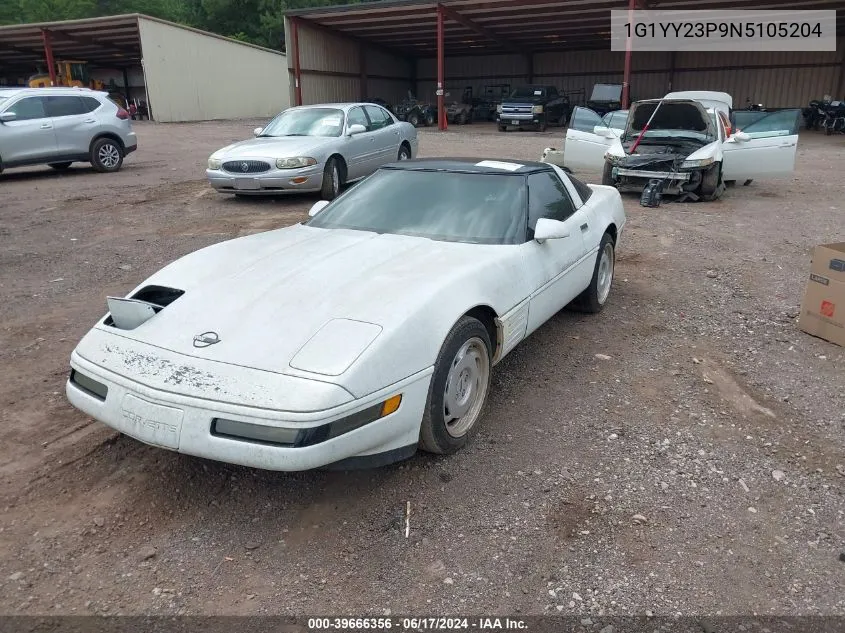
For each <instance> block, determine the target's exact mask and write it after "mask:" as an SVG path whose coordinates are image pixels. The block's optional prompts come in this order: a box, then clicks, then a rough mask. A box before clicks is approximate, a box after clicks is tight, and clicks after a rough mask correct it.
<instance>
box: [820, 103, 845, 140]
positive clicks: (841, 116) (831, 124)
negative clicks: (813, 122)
mask: <svg viewBox="0 0 845 633" xmlns="http://www.w3.org/2000/svg"><path fill="white" fill-rule="evenodd" d="M821 126H822V128H823V129H824V133H825V134H826V135H828V136H830V135H831V134H835V133H839V134H845V101H831V102H830V103H829V104H827V106H826V107H825V108H824V119H823V120H822V122H821Z"/></svg>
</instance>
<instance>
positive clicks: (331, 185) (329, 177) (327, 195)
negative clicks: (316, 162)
mask: <svg viewBox="0 0 845 633" xmlns="http://www.w3.org/2000/svg"><path fill="white" fill-rule="evenodd" d="M342 184H343V179H342V176H341V171H340V165H339V164H338V160H337V159H336V158H330V159H329V160H327V161H326V167H325V169H324V170H323V186H322V187H320V197H322V199H323V200H334V199H335V198H337V196H338V194H339V193H340V187H341V185H342Z"/></svg>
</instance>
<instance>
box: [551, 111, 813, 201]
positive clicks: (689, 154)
mask: <svg viewBox="0 0 845 633" xmlns="http://www.w3.org/2000/svg"><path fill="white" fill-rule="evenodd" d="M658 106H659V108H658ZM800 113H801V112H800V110H797V109H784V110H777V111H773V112H757V113H754V114H755V120H754V121H753V122H751V123H749V124H748V125H746V126H744V127H743V129H742V130H734V131H733V133H731V134H729V130H727V129H726V126H725V118H724V117H723V116H722V114H721V113H720V111H718V110H711V111H709V112H708V110H707V109H705V106H704V104H702V103H701V102H699V101H698V100H692V99H653V100H647V101H638V102H636V103H634V104H633V105H632V106H631V109H630V111H629V114H628V118H627V120H626V123H625V130H624V132H623V133H622V135H621V136H617V134H616V133H614V131H613V130H611V129H609V128H607V127H606V126H605V125H603V124H602V121H601V118H600V117H599V116H598V115H597V114H596V113H595V112H593V111H591V110H589V109H587V108H581V107H577V108H575V110H574V112H573V115H572V121H571V123H570V126H569V129H568V130H567V133H566V144H565V147H564V153H563V157H562V160H560V161H559V164H561V165H562V166H565V167H567V168H568V169H570V170H572V171H574V172H578V171H581V170H595V171H602V173H603V175H602V184H605V185H612V186H615V187H617V188H618V189H620V190H622V191H626V190H632V191H638V192H641V191H642V190H643V188H644V187H645V185H647V184H648V183H649V182H650V181H652V180H659V181H660V183H661V185H662V189H663V192H665V193H667V194H689V196H690V197H691V198H692V199H702V200H712V199H714V198H716V197H718V196H719V195H721V193H722V191H723V190H724V183H725V182H726V181H738V180H742V181H749V180H751V179H754V178H775V177H782V176H789V175H791V174H792V173H793V172H794V170H795V155H796V151H797V144H798V121H799V116H800ZM652 115H654V117H653V118H652ZM646 124H649V125H648V127H647V128H646Z"/></svg>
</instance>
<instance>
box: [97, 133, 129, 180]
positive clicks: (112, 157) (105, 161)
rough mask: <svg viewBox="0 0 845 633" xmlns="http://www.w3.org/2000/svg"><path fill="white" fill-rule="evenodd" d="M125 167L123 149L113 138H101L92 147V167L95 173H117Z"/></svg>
mask: <svg viewBox="0 0 845 633" xmlns="http://www.w3.org/2000/svg"><path fill="white" fill-rule="evenodd" d="M122 165H123V148H122V147H121V146H120V143H118V142H117V141H115V140H114V139H111V138H99V139H97V140H96V141H94V144H93V145H91V166H92V167H93V168H94V171H99V172H115V171H117V170H119V169H120V167H121V166H122Z"/></svg>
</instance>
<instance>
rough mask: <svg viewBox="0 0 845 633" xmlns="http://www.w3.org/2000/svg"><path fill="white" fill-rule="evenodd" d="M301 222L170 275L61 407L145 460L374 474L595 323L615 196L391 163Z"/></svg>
mask: <svg viewBox="0 0 845 633" xmlns="http://www.w3.org/2000/svg"><path fill="white" fill-rule="evenodd" d="M310 215H311V218H310V219H309V220H307V221H305V222H303V223H302V224H296V225H293V226H289V227H286V228H282V229H278V230H274V231H268V232H266V233H259V234H256V235H251V236H247V237H242V238H238V239H234V240H229V241H226V242H221V243H218V244H215V245H212V246H209V247H207V248H204V249H201V250H199V251H197V252H195V253H192V254H190V255H187V256H185V257H183V258H181V259H178V260H176V261H175V262H173V263H172V264H170V265H168V266H166V267H165V268H163V269H162V270H161V271H159V272H158V273H156V274H154V275H153V276H152V277H150V278H149V279H147V280H146V281H144V282H143V283H141V284H140V285H138V286H137V287H136V288H135V289H134V290H132V291H131V292H130V293H129V294H127V295H126V296H125V297H109V298H108V307H109V312H108V313H107V314H106V315H105V316H104V317H103V318H102V319H100V320H99V321H98V322H97V323H96V324H95V325H94V327H93V328H92V329H91V330H90V331H89V332H88V333H87V334H86V335H85V337H84V338H83V339H82V341H81V342H80V343H79V344H78V345H77V347H76V349H75V350H74V351H73V353H72V355H71V359H70V365H71V369H72V370H71V374H70V378H69V380H68V381H67V385H66V393H67V397H68V399H69V400H70V402H71V403H72V404H73V405H74V406H76V407H77V408H79V409H81V410H82V411H84V412H85V413H87V414H88V415H90V416H92V417H94V418H96V419H98V420H100V421H102V422H104V423H105V424H107V425H109V426H111V427H113V428H115V429H117V430H118V431H120V432H122V433H125V434H127V435H129V436H132V437H134V438H136V439H138V440H141V441H143V442H146V443H148V444H152V445H155V446H158V447H162V448H166V449H170V450H174V451H179V452H182V453H187V454H189V455H196V456H199V457H206V458H210V459H216V460H220V461H224V462H230V463H235V464H242V465H246V466H253V467H258V468H265V469H270V470H289V471H294V470H305V469H310V468H316V467H322V466H328V465H333V466H334V467H344V468H350V467H355V466H368V465H369V466H372V465H378V464H384V463H388V462H392V461H396V460H399V459H402V458H405V457H409V456H410V455H412V454H413V453H414V452H415V451H416V450H417V447H418V446H419V447H421V448H423V449H424V450H427V451H430V452H434V453H453V452H454V451H456V450H458V449H460V448H461V447H462V446H463V445H464V443H465V442H466V441H467V438H468V437H469V436H470V434H471V433H472V432H473V431H474V430H476V427H477V426H478V422H479V420H480V419H481V417H482V411H483V408H484V403H485V401H486V400H487V395H488V391H489V389H490V385H491V382H492V381H491V369H492V367H493V365H495V364H496V363H498V362H499V361H500V360H501V359H502V358H503V357H504V356H505V355H506V354H508V353H509V352H510V351H511V350H512V349H513V348H514V347H515V346H516V345H517V344H518V343H519V342H520V341H522V340H523V339H525V337H527V336H528V335H530V334H531V333H532V332H533V331H534V330H536V329H537V328H538V327H540V326H541V325H542V324H543V323H544V322H546V321H547V320H548V319H549V318H550V317H552V316H553V315H554V314H555V313H556V312H558V311H559V310H560V309H561V308H563V307H564V306H566V305H567V304H570V303H573V302H574V303H575V304H576V305H577V306H579V307H580V308H581V309H582V310H584V311H586V312H598V311H600V310H601V309H602V308H603V306H604V305H605V303H606V302H607V300H608V297H609V295H610V289H611V283H612V280H613V270H614V261H615V249H616V247H617V246H618V244H619V240H620V239H621V236H622V233H623V228H624V226H625V212H624V210H623V206H622V200H621V197H620V195H619V192H618V191H616V190H615V189H613V188H612V187H603V186H600V185H592V186H588V185H586V184H584V183H583V182H581V181H579V180H577V179H575V178H571V177H569V176H568V175H567V174H566V173H564V172H563V171H562V170H561V169H560V168H557V167H553V166H551V165H547V164H544V163H539V162H530V163H515V162H511V161H493V160H468V159H461V160H457V159H455V160H449V159H427V160H409V161H402V162H397V163H394V164H392V165H389V166H385V167H382V168H380V169H379V170H378V171H376V173H375V174H373V175H372V176H370V177H369V178H366V179H365V180H363V181H362V182H361V183H360V184H358V185H356V186H355V187H354V188H351V189H349V190H347V191H346V192H344V193H343V194H341V195H340V196H338V197H337V198H336V199H335V200H334V201H332V202H330V203H329V202H325V201H321V202H317V203H316V204H315V205H314V207H312V210H311V213H310Z"/></svg>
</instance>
